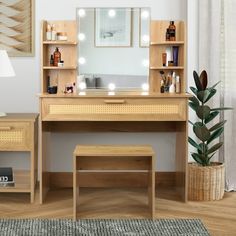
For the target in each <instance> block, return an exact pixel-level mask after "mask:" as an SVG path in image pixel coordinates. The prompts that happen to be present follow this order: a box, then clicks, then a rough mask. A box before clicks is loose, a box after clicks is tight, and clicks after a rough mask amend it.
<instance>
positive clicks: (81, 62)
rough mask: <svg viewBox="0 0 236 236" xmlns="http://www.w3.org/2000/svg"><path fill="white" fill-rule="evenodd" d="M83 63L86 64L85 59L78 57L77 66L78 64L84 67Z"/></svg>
mask: <svg viewBox="0 0 236 236" xmlns="http://www.w3.org/2000/svg"><path fill="white" fill-rule="evenodd" d="M85 63H86V60H85V58H84V57H80V58H79V64H80V65H84V64H85Z"/></svg>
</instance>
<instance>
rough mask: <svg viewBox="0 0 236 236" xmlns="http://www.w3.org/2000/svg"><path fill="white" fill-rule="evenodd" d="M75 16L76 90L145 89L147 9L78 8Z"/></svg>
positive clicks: (147, 48)
mask: <svg viewBox="0 0 236 236" xmlns="http://www.w3.org/2000/svg"><path fill="white" fill-rule="evenodd" d="M76 14H77V23H78V24H77V25H78V30H77V32H78V42H79V43H78V76H77V84H78V89H79V90H82V89H107V90H117V89H120V90H122V89H123V90H129V89H142V88H143V87H145V86H144V85H146V87H147V85H148V77H149V39H150V36H149V25H150V9H149V8H86V9H81V8H80V9H77V12H76ZM111 85H112V86H111ZM146 87H145V88H146Z"/></svg>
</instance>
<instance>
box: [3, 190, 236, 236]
mask: <svg viewBox="0 0 236 236" xmlns="http://www.w3.org/2000/svg"><path fill="white" fill-rule="evenodd" d="M80 196H81V198H80V203H81V208H80V213H79V215H80V217H81V218H146V217H148V210H147V205H146V204H147V193H146V190H144V189H82V191H81V194H80ZM157 196H158V197H157V198H156V218H157V219H158V218H199V219H201V220H202V222H203V223H204V225H205V226H206V228H207V229H208V231H209V232H210V234H211V235H213V236H218V235H219V236H222V235H225V236H231V235H232V236H233V235H236V193H226V194H225V197H224V199H223V200H220V201H214V202H188V203H182V202H178V201H176V200H175V197H174V196H172V195H171V191H170V190H159V191H158V192H157ZM167 197H168V199H166V198H167ZM164 198H165V199H164ZM29 200H30V199H29V195H28V194H13V193H1V194H0V218H72V189H60V190H52V191H50V193H49V195H48V198H47V201H46V203H45V204H43V205H39V203H38V202H39V198H38V193H37V194H36V201H35V203H34V204H30V203H29Z"/></svg>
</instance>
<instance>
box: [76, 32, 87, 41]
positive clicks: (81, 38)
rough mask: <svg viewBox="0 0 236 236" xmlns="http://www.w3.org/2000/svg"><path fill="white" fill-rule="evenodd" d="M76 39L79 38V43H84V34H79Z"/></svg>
mask: <svg viewBox="0 0 236 236" xmlns="http://www.w3.org/2000/svg"><path fill="white" fill-rule="evenodd" d="M78 38H79V41H84V40H85V34H84V33H79V35H78Z"/></svg>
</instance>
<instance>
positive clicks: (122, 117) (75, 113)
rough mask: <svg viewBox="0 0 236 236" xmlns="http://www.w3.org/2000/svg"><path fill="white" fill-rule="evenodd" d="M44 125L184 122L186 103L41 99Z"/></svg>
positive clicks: (141, 99)
mask: <svg viewBox="0 0 236 236" xmlns="http://www.w3.org/2000/svg"><path fill="white" fill-rule="evenodd" d="M41 106H42V120H43V121H60V120H65V121H66V120H68V121H184V120H186V107H187V105H186V99H176V98H175V99H169V98H164V99H154V98H146V99H143V98H135V99H133V98H127V99H126V98H114V99H113V98H84V99H82V98H73V99H72V98H67V99H61V98H42V100H41Z"/></svg>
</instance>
